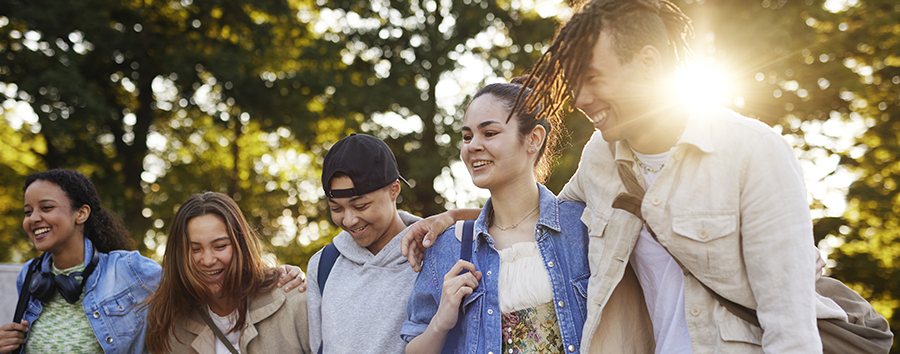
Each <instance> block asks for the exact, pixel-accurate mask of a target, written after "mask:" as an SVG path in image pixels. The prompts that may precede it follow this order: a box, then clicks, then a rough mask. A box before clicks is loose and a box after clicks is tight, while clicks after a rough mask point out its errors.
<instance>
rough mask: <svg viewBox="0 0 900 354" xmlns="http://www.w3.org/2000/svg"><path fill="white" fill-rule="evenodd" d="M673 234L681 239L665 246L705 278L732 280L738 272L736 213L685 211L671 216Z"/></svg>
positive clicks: (738, 233)
mask: <svg viewBox="0 0 900 354" xmlns="http://www.w3.org/2000/svg"><path fill="white" fill-rule="evenodd" d="M672 231H674V232H675V234H676V235H678V236H680V237H676V238H674V239H672V240H670V241H669V242H667V247H668V248H669V250H670V251H672V253H673V254H675V255H676V256H677V257H678V258H679V260H680V261H681V262H682V263H683V264H684V265H685V266H686V267H688V268H689V269H692V270H696V271H700V272H701V273H702V274H704V276H705V277H707V278H712V279H721V278H727V277H731V276H733V275H734V274H736V273H737V272H739V271H740V270H741V268H742V267H743V262H742V261H741V260H740V250H741V239H740V230H739V228H738V212H737V211H730V210H702V211H687V212H683V213H679V214H676V215H673V216H672Z"/></svg>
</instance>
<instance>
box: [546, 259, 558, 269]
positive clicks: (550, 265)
mask: <svg viewBox="0 0 900 354" xmlns="http://www.w3.org/2000/svg"><path fill="white" fill-rule="evenodd" d="M555 265H556V263H553V261H550V262H547V266H548V267H550V268H553V266H555Z"/></svg>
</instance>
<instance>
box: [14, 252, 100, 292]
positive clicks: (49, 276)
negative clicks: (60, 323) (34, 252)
mask: <svg viewBox="0 0 900 354" xmlns="http://www.w3.org/2000/svg"><path fill="white" fill-rule="evenodd" d="M47 257H49V256H48V255H47V252H44V254H42V255H41V256H40V257H39V258H38V259H35V260H34V263H36V264H37V265H36V266H35V268H34V270H35V275H36V276H35V277H33V278H31V284H30V285H29V286H28V291H29V292H30V293H31V296H34V297H35V298H36V299H38V300H41V302H49V301H50V300H52V299H53V293H54V292H59V294H60V295H62V297H63V298H64V299H66V302H68V303H70V304H74V303H76V302H78V299H79V298H80V297H81V292H82V291H84V284H85V283H86V282H87V279H88V277H89V276H91V274H92V273H94V268H97V263H98V262H99V259H100V254H99V253H98V252H97V248H94V252H93V253H92V254H91V259H90V261H89V262H88V264H87V266H86V267H85V268H84V270H83V271H81V272H73V273H71V274H67V275H63V274H53V273H51V272H44V271H43V269H42V268H43V264H44V262H46V261H47V260H46V259H47ZM77 276H81V282H78V279H76V278H75V277H77Z"/></svg>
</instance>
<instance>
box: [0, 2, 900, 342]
mask: <svg viewBox="0 0 900 354" xmlns="http://www.w3.org/2000/svg"><path fill="white" fill-rule="evenodd" d="M547 2H553V1H551V0H548V1H537V3H539V4H541V5H546V4H547ZM523 3H530V2H518V1H505V0H503V1H487V0H448V1H396V0H373V1H368V0H367V1H362V0H349V1H348V0H334V1H332V0H317V1H315V2H313V1H311V0H291V1H286V2H281V1H277V2H267V1H258V0H250V1H235V0H223V1H214V2H205V1H204V2H200V1H197V2H194V1H192V0H181V1H174V0H158V1H129V0H114V1H100V0H86V1H76V2H58V1H52V2H51V1H47V0H30V1H24V0H8V1H3V2H0V14H2V15H0V95H3V97H4V98H6V101H5V102H3V103H2V104H3V106H2V107H3V110H2V111H0V166H3V168H0V249H4V250H8V251H6V252H5V253H0V260H3V261H22V260H24V259H27V258H28V257H31V256H33V255H34V251H33V250H32V248H31V246H30V243H29V242H28V240H27V238H26V237H25V235H24V232H23V231H21V226H20V223H21V184H22V181H23V180H24V176H25V175H27V174H28V173H31V172H34V171H39V170H43V169H46V168H53V167H68V168H74V169H77V170H79V171H81V172H83V173H85V174H87V175H88V176H89V177H90V178H91V179H92V180H93V181H94V182H95V184H96V185H97V187H98V189H99V190H100V193H101V197H102V198H103V203H104V206H106V207H109V208H111V209H112V210H115V211H116V212H117V213H118V214H119V215H120V217H122V218H123V219H124V220H125V222H126V225H127V226H128V227H129V228H130V229H131V231H132V234H133V235H134V237H135V238H136V240H138V241H139V242H138V245H139V247H140V249H141V251H142V252H144V253H145V254H147V255H149V256H153V257H156V258H157V259H159V257H160V256H161V253H160V251H163V249H162V248H161V245H163V244H164V243H165V232H166V230H167V229H168V223H169V221H170V220H171V218H172V215H174V212H175V210H176V209H177V207H178V205H179V204H180V203H181V202H182V201H183V200H185V199H186V198H187V197H188V196H190V195H191V194H193V193H197V192H202V191H207V190H214V191H221V192H224V193H227V194H229V195H232V196H233V197H234V198H235V199H236V200H238V203H239V204H240V206H241V208H242V209H243V210H244V211H245V214H246V215H247V217H248V218H249V219H250V220H251V222H252V223H253V224H254V225H255V226H256V227H257V228H258V230H259V232H260V234H261V235H262V237H263V238H264V239H265V240H266V243H267V244H268V245H269V246H270V248H269V249H270V250H271V252H272V253H273V254H274V255H275V256H276V257H277V258H278V259H279V261H281V262H283V263H292V264H300V265H301V266H304V267H305V264H306V262H307V260H308V258H309V256H310V255H311V254H312V253H314V252H315V251H316V250H318V249H319V248H321V246H323V245H324V244H326V243H328V242H330V239H331V237H333V236H334V235H335V234H336V233H337V228H336V227H335V226H334V225H333V224H332V223H331V221H330V220H329V219H330V218H329V215H328V213H327V208H326V206H325V204H324V203H323V201H322V200H321V193H322V192H321V186H320V181H319V171H320V168H321V167H320V166H321V160H322V156H324V153H325V151H327V149H328V148H329V147H330V145H331V144H333V143H334V142H336V141H337V140H339V139H340V138H342V137H343V136H345V135H347V134H349V133H350V132H364V133H369V134H372V135H375V136H378V137H379V138H382V139H384V140H385V141H386V142H387V143H388V144H389V145H390V146H391V148H392V149H393V151H394V152H395V154H396V155H397V158H398V163H399V165H400V170H401V173H402V174H403V175H404V176H405V177H406V178H407V179H409V180H410V181H411V182H412V183H413V185H414V187H413V188H403V189H402V192H401V199H400V200H401V201H400V208H401V209H404V210H408V211H411V212H413V213H416V214H419V215H430V214H433V213H436V212H439V211H442V210H444V207H445V205H452V204H453V202H455V200H453V198H454V197H453V196H449V195H448V194H444V195H442V194H441V193H440V191H439V190H436V188H435V184H436V182H435V181H436V180H437V181H440V180H441V179H442V178H444V177H445V176H446V175H447V172H446V171H448V170H449V169H448V166H449V165H450V164H451V163H452V162H453V161H454V160H458V157H457V156H458V154H459V147H458V146H459V134H458V131H459V128H460V120H461V117H462V113H463V109H464V104H465V102H466V96H467V95H470V94H472V93H474V92H475V91H476V89H477V88H478V87H480V86H482V85H483V84H484V83H486V82H489V81H495V80H504V79H509V78H511V77H513V76H516V75H521V74H523V73H525V72H526V70H528V69H529V68H530V66H531V65H532V64H533V63H534V62H535V61H536V60H537V58H538V57H539V55H540V53H541V49H542V48H543V46H544V45H546V43H547V41H548V40H549V39H551V38H552V36H553V34H554V30H555V26H556V19H554V18H552V17H551V18H543V17H542V16H541V15H539V14H538V12H537V11H535V10H534V9H532V8H523V7H522V6H523ZM841 4H843V5H845V6H844V7H843V8H834V7H832V6H835V5H841ZM679 5H681V6H682V8H683V9H684V10H685V11H686V12H687V13H688V15H689V16H691V17H692V18H693V19H694V25H695V28H696V33H697V38H696V39H695V40H694V43H693V46H694V50H695V55H696V57H697V58H698V59H711V60H713V62H714V63H716V64H720V65H721V66H722V67H723V68H724V69H725V72H726V76H727V77H726V79H728V81H730V82H731V83H732V85H733V86H734V87H735V88H736V90H737V93H735V94H734V95H732V96H731V97H728V101H726V102H725V105H726V106H729V107H730V108H732V109H735V110H737V111H739V112H741V113H743V114H745V115H748V116H751V117H756V118H758V119H760V120H762V121H764V122H766V123H768V124H770V125H775V126H776V129H781V131H782V132H783V133H784V134H785V135H786V137H787V138H788V139H789V140H790V141H791V142H792V143H793V144H794V146H795V147H796V151H797V153H798V155H799V157H800V158H801V161H802V163H803V165H804V166H805V167H808V169H807V171H806V172H807V174H808V176H809V175H810V174H814V176H811V177H809V179H810V182H813V183H815V185H816V186H818V185H820V184H821V185H830V184H835V183H837V186H836V187H831V189H830V190H831V191H832V192H835V191H836V192H837V193H842V192H846V194H847V208H846V212H844V213H843V215H837V214H835V213H834V212H833V210H836V209H835V207H834V205H833V204H832V203H833V202H831V201H829V200H828V198H827V195H826V194H822V193H818V192H813V193H812V197H813V199H812V208H813V214H814V216H816V218H817V220H816V222H815V232H816V240H817V241H819V240H822V242H821V243H820V244H821V245H823V248H826V249H828V248H833V253H832V254H831V256H830V258H831V260H832V261H833V267H832V268H831V272H832V274H833V275H834V276H835V277H837V278H839V279H841V280H844V281H845V282H847V283H848V284H850V285H851V286H853V287H854V289H856V290H857V291H859V292H860V293H861V294H863V295H864V296H866V297H867V298H868V299H870V300H871V301H872V303H873V304H874V305H875V307H876V309H878V311H879V312H880V313H882V314H884V315H885V316H886V317H888V318H889V320H890V321H891V323H892V325H893V329H894V330H895V333H896V332H897V331H898V330H900V310H898V309H900V288H898V287H900V282H898V281H897V279H898V276H897V273H896V270H897V269H898V267H900V265H898V264H897V259H900V243H898V242H897V238H898V235H897V233H898V231H897V230H898V229H900V220H898V218H897V216H896V215H897V214H898V210H897V208H898V207H897V205H900V195H898V191H897V189H898V188H897V187H898V186H897V184H898V181H900V165H898V162H897V161H898V160H900V158H898V156H900V141H898V132H900V123H898V122H897V117H900V96H898V95H897V92H898V89H897V86H898V85H900V56H898V54H896V53H900V50H898V45H900V44H898V43H900V39H898V38H900V25H898V24H897V23H898V22H900V21H898V19H900V6H898V5H896V4H895V3H894V1H892V0H860V1H858V2H841V1H833V0H832V1H823V0H803V1H775V0H764V1H714V0H704V1H698V0H682V1H679ZM826 5H827V6H828V7H827V9H826ZM551 7H552V6H551ZM673 94H677V93H673ZM736 96H739V97H736ZM17 101H22V102H26V103H28V104H30V105H31V107H33V109H34V111H35V114H36V115H37V122H31V123H24V124H22V125H21V127H19V124H18V123H17V124H16V125H15V127H13V125H12V123H10V122H11V121H8V120H7V119H6V118H7V117H12V114H13V113H15V112H14V111H15V109H14V106H15V103H16V102H17ZM18 113H21V112H18ZM566 124H567V125H568V128H569V131H570V132H571V135H570V139H569V140H568V141H569V143H568V145H565V147H566V148H565V150H564V151H563V154H562V156H561V158H560V159H559V161H558V167H557V168H556V170H555V172H554V174H553V175H552V176H551V178H550V180H549V181H548V186H549V187H550V188H551V190H554V191H559V190H560V189H561V187H562V186H563V184H564V183H565V182H566V181H567V180H568V178H569V177H570V176H571V175H572V173H573V172H574V170H575V168H576V167H577V163H578V159H579V156H580V151H581V149H582V148H583V146H584V143H585V142H586V141H587V139H588V138H589V136H590V133H591V131H592V129H591V127H590V125H589V124H587V122H586V121H585V120H584V119H582V118H581V117H580V116H579V114H578V113H574V114H573V115H572V117H570V118H568V119H567V120H566ZM835 127H837V128H835ZM853 130H855V131H858V133H856V135H855V136H849V135H851V134H852V133H848V131H853ZM564 143H565V141H564ZM749 153H752V152H749ZM810 171H825V172H815V173H810ZM847 175H850V176H852V177H853V178H856V182H854V183H853V184H852V185H850V187H849V188H847V189H842V188H844V187H842V186H841V185H840V184H839V183H838V182H835V181H836V180H838V179H840V178H843V177H842V176H847ZM460 177H461V178H467V176H460ZM811 186H813V185H812V184H811ZM895 347H897V346H896V345H895ZM898 350H900V349H897V348H895V350H894V352H895V353H898V352H900V351H898Z"/></svg>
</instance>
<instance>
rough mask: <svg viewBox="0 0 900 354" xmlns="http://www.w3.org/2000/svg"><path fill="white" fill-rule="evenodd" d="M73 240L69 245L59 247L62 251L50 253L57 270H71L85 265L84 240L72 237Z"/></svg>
mask: <svg viewBox="0 0 900 354" xmlns="http://www.w3.org/2000/svg"><path fill="white" fill-rule="evenodd" d="M71 240H72V241H71V242H69V244H67V245H63V246H62V247H58V248H60V249H61V250H60V251H57V252H55V253H54V252H51V253H50V258H51V259H52V260H53V266H55V267H56V269H69V268H72V267H74V266H77V265H79V264H81V263H84V238H83V237H72V238H71Z"/></svg>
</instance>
